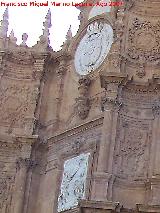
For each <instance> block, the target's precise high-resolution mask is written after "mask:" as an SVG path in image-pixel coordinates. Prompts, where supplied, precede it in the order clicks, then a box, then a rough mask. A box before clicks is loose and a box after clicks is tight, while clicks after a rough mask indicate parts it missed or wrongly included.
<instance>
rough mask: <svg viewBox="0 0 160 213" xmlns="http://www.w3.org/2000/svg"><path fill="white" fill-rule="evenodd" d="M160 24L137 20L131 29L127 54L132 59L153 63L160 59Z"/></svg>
mask: <svg viewBox="0 0 160 213" xmlns="http://www.w3.org/2000/svg"><path fill="white" fill-rule="evenodd" d="M159 29H160V22H157V24H156V25H153V24H152V23H151V22H149V21H144V22H142V21H140V20H139V19H138V18H135V19H134V20H133V23H132V27H131V28H130V29H129V40H128V42H129V48H128V50H127V54H128V56H129V57H130V58H131V59H134V60H140V61H143V62H144V63H145V62H153V61H157V60H159V59H160V51H159V50H160V40H159V36H160V31H159Z"/></svg>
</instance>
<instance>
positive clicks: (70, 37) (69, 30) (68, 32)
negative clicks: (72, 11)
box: [66, 25, 73, 41]
mask: <svg viewBox="0 0 160 213" xmlns="http://www.w3.org/2000/svg"><path fill="white" fill-rule="evenodd" d="M72 37H73V36H72V29H71V25H70V26H69V29H68V31H67V34H66V40H69V41H70V40H71V39H72Z"/></svg>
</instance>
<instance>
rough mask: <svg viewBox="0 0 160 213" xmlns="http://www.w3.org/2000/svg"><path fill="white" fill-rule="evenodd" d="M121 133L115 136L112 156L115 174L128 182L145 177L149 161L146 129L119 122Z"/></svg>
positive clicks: (134, 124)
mask: <svg viewBox="0 0 160 213" xmlns="http://www.w3.org/2000/svg"><path fill="white" fill-rule="evenodd" d="M120 127H121V128H120V129H121V131H120V132H119V133H118V134H117V146H116V150H115V155H114V164H115V173H116V175H117V176H118V177H120V178H125V179H128V180H136V179H139V178H140V179H143V178H145V177H147V167H148V161H149V159H148V158H149V157H148V156H149V140H148V138H149V137H148V129H147V128H145V129H143V128H142V127H140V125H137V123H136V122H135V123H134V122H133V123H132V124H130V123H125V122H123V121H120Z"/></svg>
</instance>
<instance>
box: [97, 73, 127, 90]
mask: <svg viewBox="0 0 160 213" xmlns="http://www.w3.org/2000/svg"><path fill="white" fill-rule="evenodd" d="M100 81H101V87H102V88H105V90H106V91H108V89H109V88H108V86H109V85H115V86H117V87H118V86H120V85H125V84H126V83H127V81H128V76H127V75H124V74H122V73H118V72H108V73H105V74H103V73H102V74H100Z"/></svg>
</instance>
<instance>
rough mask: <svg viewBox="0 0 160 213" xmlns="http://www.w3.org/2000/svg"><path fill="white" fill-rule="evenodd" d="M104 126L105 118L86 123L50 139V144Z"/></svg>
mask: <svg viewBox="0 0 160 213" xmlns="http://www.w3.org/2000/svg"><path fill="white" fill-rule="evenodd" d="M102 124H103V117H100V118H97V119H95V120H92V121H90V122H87V123H84V124H82V125H80V126H77V127H74V128H72V129H69V130H66V131H65V132H62V133H59V134H57V135H55V136H53V137H51V138H48V143H49V144H50V143H54V142H58V141H60V140H63V139H65V138H68V137H71V136H73V135H77V134H79V133H83V132H85V131H87V130H90V129H93V128H95V127H97V126H101V125H102Z"/></svg>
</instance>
